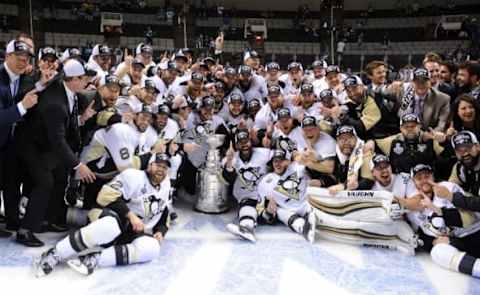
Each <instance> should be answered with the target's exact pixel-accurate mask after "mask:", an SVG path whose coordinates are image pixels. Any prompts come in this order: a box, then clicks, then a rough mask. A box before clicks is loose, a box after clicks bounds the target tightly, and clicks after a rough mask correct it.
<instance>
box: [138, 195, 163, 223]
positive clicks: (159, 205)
mask: <svg viewBox="0 0 480 295" xmlns="http://www.w3.org/2000/svg"><path fill="white" fill-rule="evenodd" d="M163 204H164V201H163V200H162V199H157V198H156V197H155V196H154V195H150V196H145V197H143V206H144V209H145V218H146V219H151V218H153V217H154V216H155V215H157V214H160V212H162V210H163Z"/></svg>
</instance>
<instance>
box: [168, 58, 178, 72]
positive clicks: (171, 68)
mask: <svg viewBox="0 0 480 295" xmlns="http://www.w3.org/2000/svg"><path fill="white" fill-rule="evenodd" d="M167 70H169V71H177V72H178V71H180V70H179V69H178V66H177V63H176V62H175V61H173V60H171V61H169V62H168V63H167Z"/></svg>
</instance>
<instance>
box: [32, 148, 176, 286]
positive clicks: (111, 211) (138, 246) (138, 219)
mask: <svg viewBox="0 0 480 295" xmlns="http://www.w3.org/2000/svg"><path fill="white" fill-rule="evenodd" d="M169 167H170V161H169V158H168V156H167V155H165V154H160V153H157V154H154V155H153V156H152V158H151V159H150V163H149V165H148V168H147V170H146V171H142V170H136V169H127V170H124V171H123V172H122V173H120V174H119V175H118V176H117V177H115V178H114V179H113V180H112V181H111V182H109V183H108V184H105V185H104V186H103V188H102V189H101V191H100V192H99V194H98V197H97V202H98V204H99V205H101V206H102V207H103V209H102V210H98V209H94V210H92V211H91V212H90V216H89V217H90V218H91V220H92V222H91V223H90V224H88V225H86V226H84V227H82V228H80V229H79V230H76V231H75V232H72V233H70V235H69V236H68V237H66V238H64V239H63V240H61V241H60V242H58V243H57V244H56V245H55V246H54V247H53V248H51V249H49V250H47V251H46V252H44V253H43V254H42V255H41V256H40V257H39V258H37V259H36V260H35V262H34V267H35V271H36V274H37V276H43V275H47V274H49V273H51V272H52V271H53V269H54V267H55V265H57V264H58V263H61V262H67V264H68V265H69V266H70V267H71V268H73V269H74V270H76V271H78V272H80V273H82V274H85V275H89V274H91V273H92V272H93V271H94V269H95V268H97V267H99V266H100V267H104V266H114V265H126V264H133V263H141V262H148V261H151V260H153V259H155V257H157V256H158V253H159V250H160V245H159V242H161V241H162V240H163V239H164V237H165V234H166V232H167V230H168V223H169V222H168V218H169V212H168V207H167V205H169V204H168V202H169V192H170V179H169V177H168V168H169ZM95 213H96V214H95ZM93 215H96V216H98V219H95V220H94V221H93V219H94V218H93V217H94V216H93ZM98 247H102V248H104V249H103V250H98V249H99V248H98ZM96 250H98V251H96ZM87 251H88V252H89V253H88V254H85V253H86V252H87ZM92 251H93V252H92Z"/></svg>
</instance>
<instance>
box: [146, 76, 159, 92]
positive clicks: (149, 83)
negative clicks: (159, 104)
mask: <svg viewBox="0 0 480 295" xmlns="http://www.w3.org/2000/svg"><path fill="white" fill-rule="evenodd" d="M143 87H144V88H146V89H153V90H154V91H155V92H157V93H158V92H159V91H158V89H157V86H156V85H155V82H153V80H150V79H147V80H145V85H144V86H143Z"/></svg>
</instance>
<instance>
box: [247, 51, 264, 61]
mask: <svg viewBox="0 0 480 295" xmlns="http://www.w3.org/2000/svg"><path fill="white" fill-rule="evenodd" d="M249 58H260V55H259V54H258V52H256V51H255V50H251V51H247V52H245V54H244V55H243V61H246V60H247V59H249Z"/></svg>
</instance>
